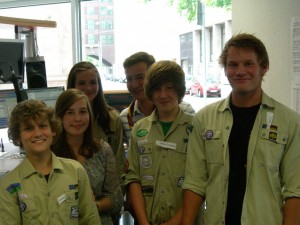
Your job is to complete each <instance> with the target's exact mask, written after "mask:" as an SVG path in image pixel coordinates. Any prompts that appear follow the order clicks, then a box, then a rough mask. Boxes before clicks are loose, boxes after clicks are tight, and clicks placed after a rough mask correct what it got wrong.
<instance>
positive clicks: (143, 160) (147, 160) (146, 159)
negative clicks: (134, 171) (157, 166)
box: [140, 155, 152, 168]
mask: <svg viewBox="0 0 300 225" xmlns="http://www.w3.org/2000/svg"><path fill="white" fill-rule="evenodd" d="M140 165H141V167H142V168H150V167H151V166H152V158H151V156H150V155H142V156H141V157H140Z"/></svg>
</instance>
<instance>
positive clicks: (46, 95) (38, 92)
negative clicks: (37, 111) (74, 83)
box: [25, 86, 65, 107]
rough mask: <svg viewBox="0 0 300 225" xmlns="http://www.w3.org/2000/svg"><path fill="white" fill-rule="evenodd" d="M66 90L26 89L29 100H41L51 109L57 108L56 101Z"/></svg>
mask: <svg viewBox="0 0 300 225" xmlns="http://www.w3.org/2000/svg"><path fill="white" fill-rule="evenodd" d="M64 90H65V88H64V87H63V86H61V87H45V88H31V89H26V90H25V91H26V93H27V97H28V99H39V100H42V101H43V102H45V103H46V104H47V105H48V106H50V107H55V103H56V99H57V98H58V96H59V95H60V94H61V93H62V92H63V91H64Z"/></svg>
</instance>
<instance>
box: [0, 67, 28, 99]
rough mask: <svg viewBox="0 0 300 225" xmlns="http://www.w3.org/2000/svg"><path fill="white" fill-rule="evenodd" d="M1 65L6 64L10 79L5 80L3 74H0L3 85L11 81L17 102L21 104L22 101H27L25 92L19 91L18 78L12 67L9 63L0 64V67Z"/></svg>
mask: <svg viewBox="0 0 300 225" xmlns="http://www.w3.org/2000/svg"><path fill="white" fill-rule="evenodd" d="M2 64H7V65H8V66H9V69H10V77H9V78H5V76H4V74H0V79H1V80H2V81H3V82H4V83H6V82H7V81H11V82H12V83H13V85H14V89H15V93H16V96H17V102H21V101H24V100H26V99H28V96H27V93H26V92H25V90H21V89H20V86H19V78H20V77H18V76H16V74H15V71H14V69H13V67H12V65H11V64H10V63H9V62H0V66H1V65H2ZM1 71H2V70H1ZM2 73H3V72H2ZM21 78H22V77H21Z"/></svg>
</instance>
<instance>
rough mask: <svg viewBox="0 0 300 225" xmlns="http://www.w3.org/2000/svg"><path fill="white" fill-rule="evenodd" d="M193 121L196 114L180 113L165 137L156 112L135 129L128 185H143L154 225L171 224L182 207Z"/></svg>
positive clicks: (149, 215) (129, 159)
mask: <svg viewBox="0 0 300 225" xmlns="http://www.w3.org/2000/svg"><path fill="white" fill-rule="evenodd" d="M192 119H193V115H191V114H187V113H184V112H183V111H182V110H180V111H179V113H178V115H177V118H176V120H175V121H174V122H173V123H172V126H171V127H170V130H169V131H168V133H167V135H166V136H165V135H164V134H163V130H162V127H161V125H160V123H159V121H158V119H157V113H156V110H154V112H153V113H152V114H151V116H149V117H146V118H143V119H141V120H139V121H138V122H137V123H136V124H135V126H134V127H133V129H132V135H131V144H130V146H129V152H128V161H129V172H128V174H126V178H125V183H126V184H129V183H131V182H139V183H140V184H141V187H142V192H143V195H144V199H145V202H146V211H147V216H148V219H149V222H150V223H151V224H152V225H159V224H161V223H162V222H164V221H168V220H169V219H170V218H172V217H173V216H174V215H175V214H176V212H177V211H178V210H179V209H180V208H181V202H182V189H181V185H182V183H183V180H184V170H185V160H186V150H187V143H188V140H189V133H190V131H191V129H192V125H191V123H192Z"/></svg>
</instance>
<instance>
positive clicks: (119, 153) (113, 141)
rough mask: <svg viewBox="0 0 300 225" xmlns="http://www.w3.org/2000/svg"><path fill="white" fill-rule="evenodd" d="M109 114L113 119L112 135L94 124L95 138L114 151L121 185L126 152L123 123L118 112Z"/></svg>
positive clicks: (111, 124)
mask: <svg viewBox="0 0 300 225" xmlns="http://www.w3.org/2000/svg"><path fill="white" fill-rule="evenodd" d="M108 112H109V116H110V118H111V120H110V129H111V131H112V134H110V135H106V134H105V132H104V130H103V129H102V128H101V127H100V126H99V125H97V123H96V122H95V124H94V134H95V138H100V139H102V140H104V141H105V142H107V143H108V144H109V145H110V147H111V149H112V150H113V152H114V155H115V157H116V167H117V172H118V177H119V181H120V183H123V180H122V179H121V177H122V175H123V173H124V162H125V152H124V148H123V130H122V123H121V120H120V117H119V113H118V111H117V110H115V109H114V110H109V111H108Z"/></svg>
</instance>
